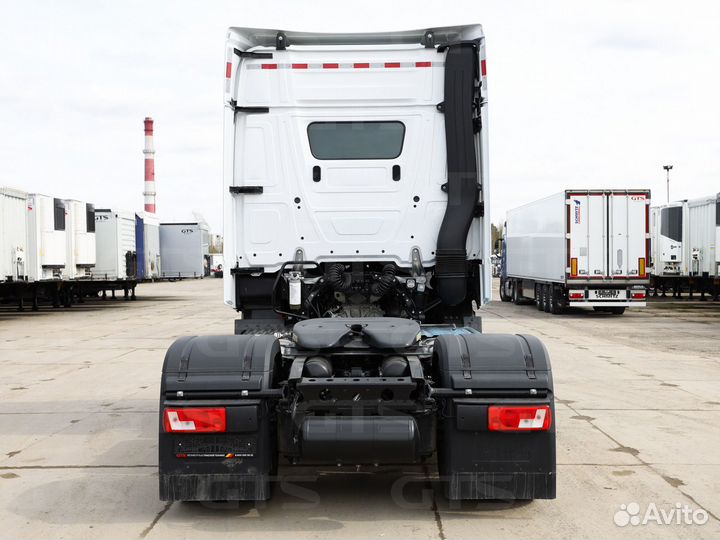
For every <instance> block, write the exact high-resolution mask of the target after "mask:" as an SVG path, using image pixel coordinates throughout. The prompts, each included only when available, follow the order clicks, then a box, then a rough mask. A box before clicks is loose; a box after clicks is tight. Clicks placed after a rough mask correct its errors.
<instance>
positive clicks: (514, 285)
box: [512, 281, 521, 305]
mask: <svg viewBox="0 0 720 540" xmlns="http://www.w3.org/2000/svg"><path fill="white" fill-rule="evenodd" d="M520 298H521V296H520V292H519V291H518V283H517V281H513V282H512V302H513V304H515V305H518V304H520Z"/></svg>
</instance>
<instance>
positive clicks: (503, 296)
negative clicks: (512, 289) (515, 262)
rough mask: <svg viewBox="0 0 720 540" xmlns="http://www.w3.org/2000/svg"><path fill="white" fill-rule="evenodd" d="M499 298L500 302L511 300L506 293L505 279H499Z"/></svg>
mask: <svg viewBox="0 0 720 540" xmlns="http://www.w3.org/2000/svg"><path fill="white" fill-rule="evenodd" d="M500 300H501V301H502V302H509V301H510V300H512V298H510V295H509V294H508V293H507V280H505V279H500Z"/></svg>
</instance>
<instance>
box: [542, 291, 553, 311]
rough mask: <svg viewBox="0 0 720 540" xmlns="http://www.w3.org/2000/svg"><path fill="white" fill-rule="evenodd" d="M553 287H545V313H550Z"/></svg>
mask: <svg viewBox="0 0 720 540" xmlns="http://www.w3.org/2000/svg"><path fill="white" fill-rule="evenodd" d="M551 287H552V285H545V286H544V287H543V311H544V312H545V313H550V298H551V296H552V289H551Z"/></svg>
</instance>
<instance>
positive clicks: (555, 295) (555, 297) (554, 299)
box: [550, 285, 565, 315]
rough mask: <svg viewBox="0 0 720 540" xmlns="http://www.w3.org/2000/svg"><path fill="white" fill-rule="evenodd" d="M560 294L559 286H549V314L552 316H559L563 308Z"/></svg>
mask: <svg viewBox="0 0 720 540" xmlns="http://www.w3.org/2000/svg"><path fill="white" fill-rule="evenodd" d="M561 293H562V288H561V287H560V286H556V285H551V289H550V313H552V314H553V315H560V314H561V313H562V312H563V310H564V308H565V305H564V303H563V300H562V299H561V297H560V294H561Z"/></svg>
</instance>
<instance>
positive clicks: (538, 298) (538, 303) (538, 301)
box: [535, 283, 544, 311]
mask: <svg viewBox="0 0 720 540" xmlns="http://www.w3.org/2000/svg"><path fill="white" fill-rule="evenodd" d="M542 291H543V286H542V285H540V284H539V283H536V284H535V307H536V308H537V310H538V311H542V310H543V303H544V302H543V295H542Z"/></svg>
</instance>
